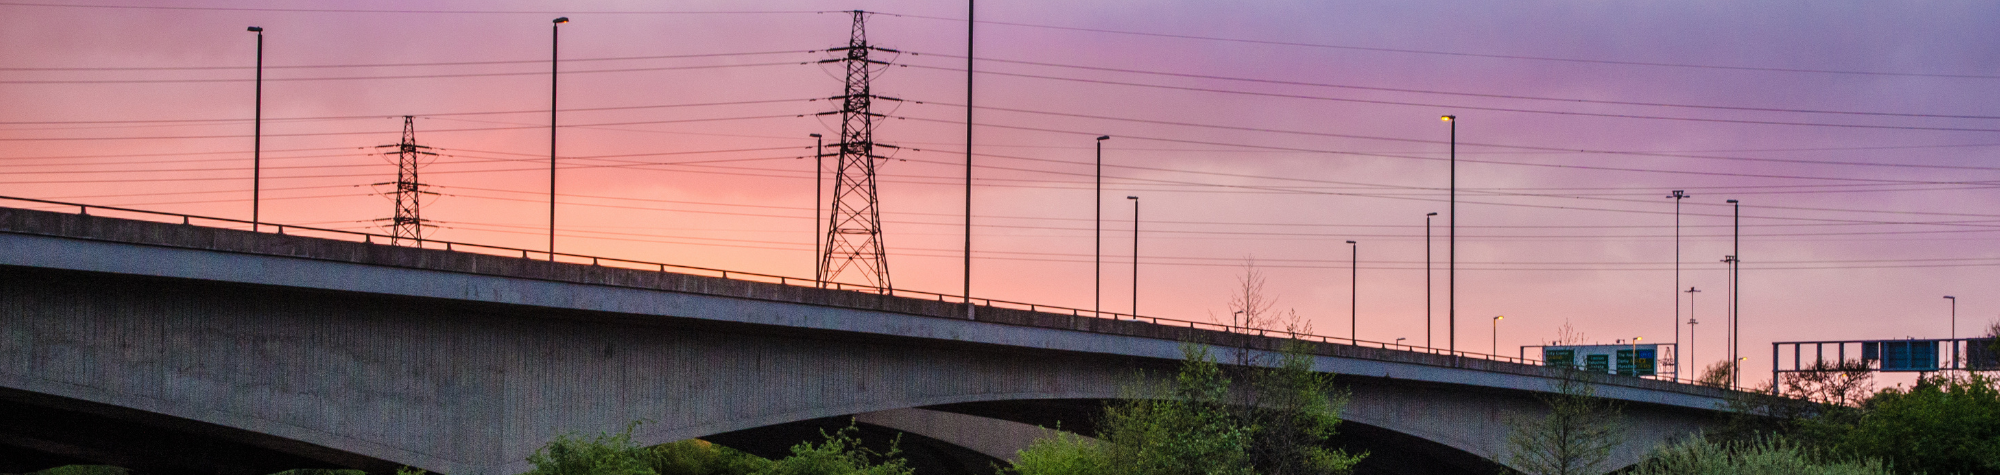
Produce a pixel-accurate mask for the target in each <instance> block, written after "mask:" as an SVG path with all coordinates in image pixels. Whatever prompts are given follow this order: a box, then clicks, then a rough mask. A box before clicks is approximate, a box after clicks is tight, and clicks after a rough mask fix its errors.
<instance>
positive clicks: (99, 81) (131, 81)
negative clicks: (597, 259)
mask: <svg viewBox="0 0 2000 475" xmlns="http://www.w3.org/2000/svg"><path fill="white" fill-rule="evenodd" d="M801 64H806V63H800V62H782V63H749V64H713V65H704V66H662V67H653V68H619V69H591V70H582V71H563V74H591V73H629V72H642V71H682V70H695V69H723V68H752V67H764V66H796V65H801ZM546 75H548V72H545V71H544V72H518V73H452V74H405V75H396V76H336V77H307V78H265V79H264V81H265V82H290V81H359V80H375V79H431V78H472V77H499V76H546ZM251 81H254V79H50V80H8V81H0V84H168V83H228V82H251Z"/></svg>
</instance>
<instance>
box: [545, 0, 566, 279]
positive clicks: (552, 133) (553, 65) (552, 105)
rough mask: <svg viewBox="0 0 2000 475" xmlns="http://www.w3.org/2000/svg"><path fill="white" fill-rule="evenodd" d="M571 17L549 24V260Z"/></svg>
mask: <svg viewBox="0 0 2000 475" xmlns="http://www.w3.org/2000/svg"><path fill="white" fill-rule="evenodd" d="M564 23H569V17H556V19H555V20H554V21H552V22H551V23H550V24H549V261H551V262H553V261H555V260H556V80H557V77H558V75H557V72H558V71H559V70H560V69H561V68H560V66H559V65H560V64H561V63H560V61H561V53H562V50H561V49H560V48H558V46H559V45H561V44H562V24H564Z"/></svg>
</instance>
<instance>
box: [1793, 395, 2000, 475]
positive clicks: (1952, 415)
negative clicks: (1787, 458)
mask: <svg viewBox="0 0 2000 475" xmlns="http://www.w3.org/2000/svg"><path fill="white" fill-rule="evenodd" d="M1808 426H1809V428H1810V429H1812V430H1811V431H1809V433H1811V434H1813V435H1816V436H1817V438H1819V439H1821V440H1823V441H1825V444H1826V446H1827V447H1829V448H1830V449H1832V450H1834V451H1836V452H1837V453H1845V454H1854V455H1857V456H1864V457H1874V458H1880V459H1882V460H1884V461H1887V462H1889V463H1891V464H1893V465H1895V466H1896V468H1897V469H1898V470H1902V471H1907V472H1912V473H1917V472H1928V473H1939V474H1943V473H1962V474H2000V381H1995V380H1994V379H1993V378H1992V377H1989V376H1986V375H1982V374H1977V373H1973V374H1966V375H1949V376H1946V375H1939V376H1931V377H1927V378H1923V379H1921V380H1919V381H1918V382H1917V384H1915V385H1913V386H1911V387H1909V388H1908V389H1903V388H1892V389H1888V390H1884V391H1882V392H1879V393H1876V395H1875V396H1874V397H1872V398H1869V399H1868V400H1867V401H1866V402H1864V403H1862V404H1861V409H1860V410H1859V411H1856V412H1855V413H1854V414H1852V416H1851V417H1840V418H1820V419H1816V420H1813V421H1811V422H1809V423H1808Z"/></svg>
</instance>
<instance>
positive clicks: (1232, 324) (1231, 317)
mask: <svg viewBox="0 0 2000 475" xmlns="http://www.w3.org/2000/svg"><path fill="white" fill-rule="evenodd" d="M1241 316H1243V311H1242V310H1237V311H1236V313H1231V314H1229V331H1231V332H1234V331H1236V329H1237V328H1239V327H1242V326H1243V325H1242V324H1239V323H1237V322H1238V321H1239V320H1237V319H1236V317H1241Z"/></svg>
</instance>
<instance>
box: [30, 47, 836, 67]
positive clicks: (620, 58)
mask: <svg viewBox="0 0 2000 475" xmlns="http://www.w3.org/2000/svg"><path fill="white" fill-rule="evenodd" d="M814 52H817V50H804V51H799V50H790V51H750V52H742V53H701V54H672V55H658V56H608V57H601V58H576V59H564V60H562V62H565V63H584V62H596V61H638V60H650V59H686V58H719V57H731V56H766V55H777V54H799V53H814ZM546 62H547V61H543V60H539V59H522V60H495V61H444V62H428V63H360V64H298V65H291V66H264V69H328V68H392V67H433V66H480V65H495V64H542V63H546ZM253 68H255V66H99V67H70V68H0V71H217V70H241V69H253Z"/></svg>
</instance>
